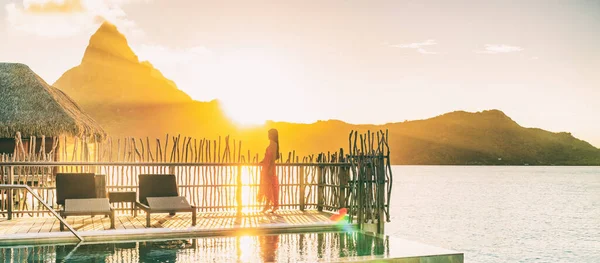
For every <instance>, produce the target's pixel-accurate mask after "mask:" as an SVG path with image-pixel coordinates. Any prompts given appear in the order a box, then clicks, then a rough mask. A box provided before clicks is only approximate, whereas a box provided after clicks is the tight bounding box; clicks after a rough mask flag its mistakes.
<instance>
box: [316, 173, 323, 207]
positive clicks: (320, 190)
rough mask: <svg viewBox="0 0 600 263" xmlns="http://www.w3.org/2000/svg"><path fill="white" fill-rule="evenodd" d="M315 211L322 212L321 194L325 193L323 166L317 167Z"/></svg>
mask: <svg viewBox="0 0 600 263" xmlns="http://www.w3.org/2000/svg"><path fill="white" fill-rule="evenodd" d="M317 182H318V185H317V210H318V211H323V199H324V198H323V194H324V191H325V182H324V180H323V166H321V165H319V166H317Z"/></svg>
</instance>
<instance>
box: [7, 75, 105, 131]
mask: <svg viewBox="0 0 600 263" xmlns="http://www.w3.org/2000/svg"><path fill="white" fill-rule="evenodd" d="M17 132H21V134H22V136H23V137H28V136H42V135H45V136H60V135H69V136H84V135H90V136H91V135H94V136H98V137H100V138H104V137H106V133H105V132H104V130H103V129H102V127H100V125H98V123H97V122H96V121H94V120H93V119H92V118H91V117H90V116H89V115H87V114H86V113H84V112H83V111H82V109H81V108H79V106H78V105H77V104H76V103H75V102H74V101H73V100H72V99H71V98H69V97H68V96H67V95H66V94H65V93H63V92H62V91H60V90H59V89H57V88H54V87H52V86H50V85H48V84H47V83H46V82H45V81H44V80H43V79H42V78H40V77H39V76H38V75H37V74H35V73H34V72H33V71H32V70H31V69H30V68H29V67H28V66H27V65H23V64H19V63H0V138H13V137H14V136H15V134H16V133H17Z"/></svg>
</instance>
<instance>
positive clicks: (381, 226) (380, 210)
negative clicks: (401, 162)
mask: <svg viewBox="0 0 600 263" xmlns="http://www.w3.org/2000/svg"><path fill="white" fill-rule="evenodd" d="M377 164H378V166H379V167H377V170H378V171H377V217H378V218H377V233H378V234H382V235H383V234H384V231H385V220H384V219H383V217H384V209H385V207H384V206H385V199H384V194H385V192H384V187H385V166H384V163H383V156H382V155H379V156H378V158H377Z"/></svg>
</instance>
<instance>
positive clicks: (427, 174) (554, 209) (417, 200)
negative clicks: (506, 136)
mask: <svg viewBox="0 0 600 263" xmlns="http://www.w3.org/2000/svg"><path fill="white" fill-rule="evenodd" d="M393 172H394V190H393V194H392V207H391V214H392V222H391V223H389V224H387V225H386V234H388V235H390V236H398V237H403V238H406V239H410V240H415V241H419V242H422V243H426V244H430V245H434V246H438V247H443V248H448V249H453V250H457V251H460V252H464V253H465V262H470V263H486V262H600V167H532V166H528V167H505V166H498V167H489V166H464V167H461V166H394V167H393Z"/></svg>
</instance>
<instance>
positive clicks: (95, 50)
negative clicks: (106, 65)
mask: <svg viewBox="0 0 600 263" xmlns="http://www.w3.org/2000/svg"><path fill="white" fill-rule="evenodd" d="M98 58H101V59H103V60H106V59H117V60H126V61H130V62H133V63H139V60H138V57H137V56H136V55H135V53H134V52H133V50H131V48H130V47H129V44H128V43H127V38H125V35H123V34H122V33H121V32H119V30H118V29H117V27H116V26H115V25H114V24H112V23H110V22H108V21H105V22H103V23H102V25H100V27H99V28H98V30H97V31H96V33H94V34H93V35H92V37H91V38H90V42H89V44H88V46H87V48H86V50H85V53H84V55H83V59H82V61H81V63H82V64H83V63H85V62H89V61H94V60H97V59H98Z"/></svg>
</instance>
